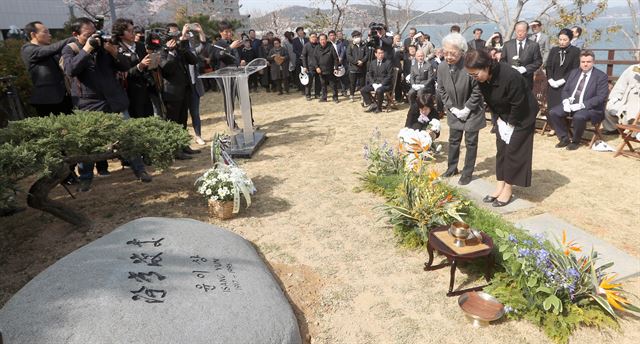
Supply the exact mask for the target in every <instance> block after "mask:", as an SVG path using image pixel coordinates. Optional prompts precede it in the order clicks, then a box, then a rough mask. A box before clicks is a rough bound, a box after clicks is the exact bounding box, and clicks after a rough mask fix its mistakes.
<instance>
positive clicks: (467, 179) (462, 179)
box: [458, 175, 471, 185]
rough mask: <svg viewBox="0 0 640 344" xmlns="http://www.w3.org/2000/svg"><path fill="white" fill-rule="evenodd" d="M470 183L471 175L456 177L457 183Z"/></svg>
mask: <svg viewBox="0 0 640 344" xmlns="http://www.w3.org/2000/svg"><path fill="white" fill-rule="evenodd" d="M469 183H471V176H465V175H462V176H461V177H460V179H458V185H467V184H469Z"/></svg>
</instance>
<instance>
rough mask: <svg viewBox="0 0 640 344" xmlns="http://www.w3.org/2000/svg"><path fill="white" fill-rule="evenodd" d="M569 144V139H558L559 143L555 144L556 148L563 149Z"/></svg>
mask: <svg viewBox="0 0 640 344" xmlns="http://www.w3.org/2000/svg"><path fill="white" fill-rule="evenodd" d="M570 143H571V141H569V139H560V142H558V143H557V144H556V148H564V147H566V146H568V145H569V144H570Z"/></svg>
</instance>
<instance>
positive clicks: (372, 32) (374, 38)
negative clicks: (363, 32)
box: [367, 22, 384, 47]
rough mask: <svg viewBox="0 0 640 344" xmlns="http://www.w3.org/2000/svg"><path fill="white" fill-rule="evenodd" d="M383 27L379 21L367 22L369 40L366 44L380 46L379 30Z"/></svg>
mask: <svg viewBox="0 0 640 344" xmlns="http://www.w3.org/2000/svg"><path fill="white" fill-rule="evenodd" d="M383 29H384V25H383V24H381V23H375V22H373V23H371V24H369V42H367V45H368V46H370V47H377V46H380V31H381V30H383Z"/></svg>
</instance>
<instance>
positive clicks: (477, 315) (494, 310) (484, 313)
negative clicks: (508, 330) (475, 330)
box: [458, 291, 505, 327]
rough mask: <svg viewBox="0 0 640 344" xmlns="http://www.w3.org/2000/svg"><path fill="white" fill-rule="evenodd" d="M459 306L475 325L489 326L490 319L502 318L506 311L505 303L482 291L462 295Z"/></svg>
mask: <svg viewBox="0 0 640 344" xmlns="http://www.w3.org/2000/svg"><path fill="white" fill-rule="evenodd" d="M458 306H460V308H461V309H462V311H463V312H464V313H465V315H466V316H467V318H468V319H469V320H471V324H472V325H473V327H483V326H488V325H489V322H490V321H494V320H498V319H500V318H501V317H502V316H503V315H504V313H505V310H504V305H503V304H502V303H500V301H498V300H497V299H496V298H495V297H493V296H491V295H489V294H487V293H485V292H482V291H477V292H476V291H472V292H468V293H464V294H462V295H460V297H459V298H458Z"/></svg>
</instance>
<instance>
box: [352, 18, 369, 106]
mask: <svg viewBox="0 0 640 344" xmlns="http://www.w3.org/2000/svg"><path fill="white" fill-rule="evenodd" d="M368 53H369V48H368V47H367V45H366V44H364V43H363V42H362V33H360V31H358V30H355V31H353V32H352V33H351V44H350V45H349V47H348V48H347V61H348V62H349V81H350V82H349V84H350V87H351V88H350V90H349V94H350V95H351V101H355V96H354V95H355V92H356V91H359V90H360V89H361V88H362V87H363V86H364V84H365V77H366V71H367V62H368V61H369V54H368Z"/></svg>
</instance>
